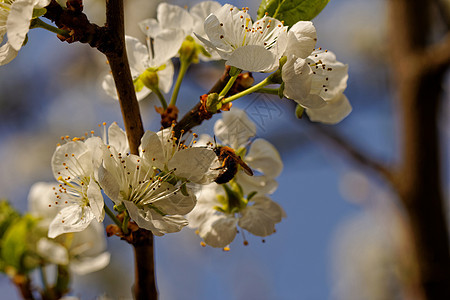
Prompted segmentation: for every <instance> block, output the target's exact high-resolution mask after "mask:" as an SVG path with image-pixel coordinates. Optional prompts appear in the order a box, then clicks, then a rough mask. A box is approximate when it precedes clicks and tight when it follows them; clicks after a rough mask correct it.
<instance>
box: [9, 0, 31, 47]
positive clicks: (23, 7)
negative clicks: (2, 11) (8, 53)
mask: <svg viewBox="0 0 450 300" xmlns="http://www.w3.org/2000/svg"><path fill="white" fill-rule="evenodd" d="M32 15H33V1H32V0H17V1H15V2H13V3H12V5H11V11H10V13H9V16H8V20H7V21H6V27H7V30H8V43H9V44H10V45H11V47H12V48H14V49H15V50H17V51H19V50H20V48H21V47H22V44H23V41H25V37H26V35H27V33H28V30H29V28H30V21H31V17H32Z"/></svg>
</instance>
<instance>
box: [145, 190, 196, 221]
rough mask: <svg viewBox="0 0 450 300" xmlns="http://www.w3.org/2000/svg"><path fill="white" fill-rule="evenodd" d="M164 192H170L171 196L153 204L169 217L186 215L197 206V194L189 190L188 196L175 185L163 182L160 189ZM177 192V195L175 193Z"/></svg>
mask: <svg viewBox="0 0 450 300" xmlns="http://www.w3.org/2000/svg"><path fill="white" fill-rule="evenodd" d="M159 189H161V190H164V191H166V190H167V191H168V192H169V191H170V192H171V193H170V194H169V196H167V197H164V198H162V199H160V200H158V201H155V202H153V203H152V204H153V205H155V206H156V207H157V208H158V209H159V210H161V211H162V212H164V213H165V214H168V215H185V214H187V213H189V212H190V211H191V210H192V209H193V208H194V206H195V203H196V202H197V199H196V197H195V194H194V193H193V192H192V191H190V190H189V189H188V196H185V195H183V193H181V191H179V190H178V189H177V188H176V187H174V186H173V185H171V184H169V183H166V182H163V183H162V184H161V187H160V188H159ZM173 191H175V193H173Z"/></svg>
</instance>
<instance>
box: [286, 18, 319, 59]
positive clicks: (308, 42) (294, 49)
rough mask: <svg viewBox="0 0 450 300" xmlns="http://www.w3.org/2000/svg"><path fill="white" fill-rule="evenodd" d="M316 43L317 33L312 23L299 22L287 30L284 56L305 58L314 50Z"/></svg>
mask: <svg viewBox="0 0 450 300" xmlns="http://www.w3.org/2000/svg"><path fill="white" fill-rule="evenodd" d="M316 41H317V33H316V28H315V27H314V25H313V23H312V22H309V21H299V22H297V23H295V24H294V25H293V26H292V27H291V28H290V29H289V32H288V44H287V48H286V55H291V54H294V55H295V56H297V57H300V58H306V57H307V56H308V55H310V54H311V52H312V51H313V50H314V47H315V45H316Z"/></svg>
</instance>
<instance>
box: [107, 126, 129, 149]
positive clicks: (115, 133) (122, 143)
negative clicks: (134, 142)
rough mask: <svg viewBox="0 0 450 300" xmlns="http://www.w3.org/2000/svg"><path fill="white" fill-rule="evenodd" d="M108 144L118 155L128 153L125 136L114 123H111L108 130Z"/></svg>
mask: <svg viewBox="0 0 450 300" xmlns="http://www.w3.org/2000/svg"><path fill="white" fill-rule="evenodd" d="M108 144H109V145H111V146H113V147H114V148H115V149H116V150H117V152H119V153H122V154H125V153H128V152H130V149H129V147H128V139H127V134H126V133H125V131H124V130H123V129H122V128H120V127H119V125H117V123H116V122H113V123H112V124H111V125H110V126H109V128H108Z"/></svg>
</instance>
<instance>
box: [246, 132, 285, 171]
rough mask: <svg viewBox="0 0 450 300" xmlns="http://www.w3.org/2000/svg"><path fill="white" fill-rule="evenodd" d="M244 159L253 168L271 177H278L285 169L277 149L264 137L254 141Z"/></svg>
mask: <svg viewBox="0 0 450 300" xmlns="http://www.w3.org/2000/svg"><path fill="white" fill-rule="evenodd" d="M244 161H245V162H246V163H247V164H248V165H249V166H250V167H251V168H252V169H255V170H258V171H259V172H261V173H263V174H264V175H266V176H268V177H271V178H275V177H278V175H280V173H281V171H282V170H283V162H282V161H281V157H280V154H279V153H278V151H277V149H276V148H275V147H274V146H273V145H272V144H271V143H269V142H268V141H266V140H264V139H256V140H254V141H253V142H252V144H251V146H250V150H249V152H248V153H247V155H246V156H245V158H244Z"/></svg>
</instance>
